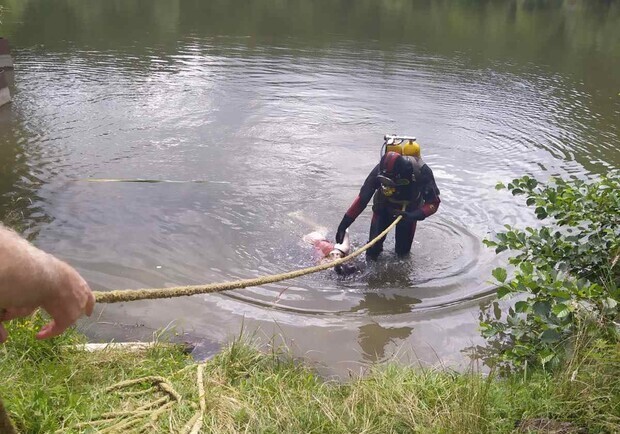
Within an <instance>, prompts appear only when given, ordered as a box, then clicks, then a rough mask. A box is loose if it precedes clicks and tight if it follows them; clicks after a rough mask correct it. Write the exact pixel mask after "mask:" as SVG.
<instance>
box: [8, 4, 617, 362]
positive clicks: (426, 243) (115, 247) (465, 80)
mask: <svg viewBox="0 0 620 434" xmlns="http://www.w3.org/2000/svg"><path fill="white" fill-rule="evenodd" d="M0 4H2V5H4V7H5V10H4V16H3V18H2V27H1V29H2V30H1V31H0V33H1V34H2V35H4V36H5V37H8V38H10V40H11V42H12V45H13V48H14V53H13V54H14V58H15V63H16V67H15V72H14V76H12V83H13V85H12V92H13V95H14V102H13V103H12V104H11V105H10V106H7V107H3V108H0V195H1V196H0V215H2V216H6V215H7V214H9V213H10V214H11V219H12V220H13V221H17V222H18V223H19V224H20V225H21V226H22V227H23V228H24V229H25V230H26V232H27V233H28V234H30V235H31V236H33V237H34V239H35V242H36V244H37V245H39V246H41V247H43V248H44V249H46V250H49V251H51V252H53V253H55V254H57V255H58V256H60V257H62V258H64V259H65V260H67V261H69V262H70V263H71V264H73V265H74V266H76V267H77V268H78V269H79V270H80V272H82V273H83V274H84V276H85V277H86V278H87V280H88V281H89V282H90V283H91V285H92V287H93V288H94V289H98V290H105V289H116V288H137V287H161V286H169V285H180V284H198V283H204V282H218V281H224V280H232V279H237V278H247V277H253V276H256V275H261V274H271V273H278V272H282V271H287V270H291V269H295V268H298V267H304V266H308V265H311V264H312V253H311V251H310V250H309V249H308V248H307V247H306V246H304V245H303V244H302V243H301V236H302V235H303V234H305V233H307V232H310V231H311V230H313V229H314V227H313V226H314V224H312V223H308V222H316V225H323V226H327V227H329V228H331V229H332V234H333V230H334V229H335V227H336V226H337V224H338V222H339V220H340V218H341V216H342V214H343V213H344V211H345V210H346V208H347V207H348V206H349V204H350V202H351V201H352V199H353V198H354V197H355V196H356V194H357V191H358V189H359V187H360V186H361V183H362V181H363V180H364V179H365V177H366V175H367V173H368V172H369V171H370V170H371V168H372V167H373V166H374V165H375V164H376V162H377V160H378V157H379V149H380V145H381V142H382V136H383V134H384V133H386V132H399V133H407V134H415V135H417V137H418V138H419V141H420V143H421V144H422V146H423V155H424V157H425V160H426V161H427V162H428V164H429V165H430V166H431V167H432V169H433V170H434V172H435V177H436V178H437V182H438V185H439V188H440V189H441V192H442V200H443V203H442V206H441V208H440V210H439V212H438V214H436V215H435V216H434V217H432V218H430V219H428V220H427V221H425V222H423V223H422V224H420V225H419V229H418V234H417V236H416V240H415V244H414V248H413V255H412V258H411V259H409V260H399V259H396V258H395V256H394V255H393V253H391V252H390V250H391V248H390V247H391V246H393V240H392V238H389V241H388V243H387V246H388V251H387V252H386V253H385V254H384V255H383V258H382V260H381V261H380V262H379V263H378V264H377V265H376V266H371V267H367V268H365V269H364V270H363V271H362V272H361V273H359V274H357V275H354V276H353V277H351V278H347V279H338V278H336V276H335V275H334V274H333V273H324V274H320V275H313V276H310V277H306V278H300V279H296V280H294V281H290V282H285V283H282V284H278V285H269V286H265V287H261V288H248V289H245V290H242V291H235V292H231V293H226V294H219V295H205V296H195V297H192V298H185V299H176V300H167V301H150V302H136V303H127V304H121V305H114V306H105V307H104V306H100V307H99V308H98V310H97V313H96V315H95V317H94V318H95V319H94V320H93V321H91V323H86V324H84V325H85V326H86V327H87V329H88V333H89V334H90V335H91V336H92V337H93V338H97V339H100V338H110V337H118V336H119V334H120V335H123V336H124V337H129V338H133V337H135V336H138V337H145V336H146V337H148V336H150V335H151V333H152V332H153V330H156V329H158V328H162V327H165V326H167V325H169V324H172V325H173V326H176V327H177V329H179V330H184V331H186V332H188V333H189V334H190V335H191V337H192V339H205V340H206V341H207V342H214V343H221V342H224V341H226V340H227V339H228V338H230V337H231V336H233V335H235V334H237V333H239V330H240V328H241V326H242V324H243V327H244V328H245V329H246V331H254V330H257V329H258V330H259V331H258V332H257V335H258V336H259V337H261V339H262V340H263V341H264V342H267V341H268V340H269V339H270V338H271V337H272V336H274V335H278V336H282V337H284V339H285V340H286V342H287V343H288V344H290V346H291V348H292V349H293V350H294V351H295V353H296V354H302V355H305V356H307V357H308V358H310V359H311V360H315V361H317V362H318V363H319V364H321V365H323V366H324V367H325V372H330V373H344V372H346V369H348V368H353V369H357V368H358V367H359V366H360V365H363V364H365V363H367V362H370V361H375V360H384V359H387V358H390V357H394V356H396V357H400V358H402V359H407V360H412V359H413V358H419V359H421V360H422V361H423V362H427V363H436V362H437V361H438V360H441V361H442V362H443V363H458V362H459V360H461V352H460V351H461V349H462V348H464V347H466V346H468V345H470V344H471V343H473V342H479V341H480V338H479V337H478V334H477V331H476V324H477V315H478V310H479V304H480V303H481V302H483V301H484V300H485V295H488V294H489V293H490V292H492V290H493V288H492V286H491V285H490V284H489V283H488V280H489V274H490V270H491V269H492V268H494V267H496V266H498V265H501V264H503V263H504V262H505V258H501V257H500V258H497V257H495V255H494V254H493V253H492V252H489V251H488V250H486V249H485V248H484V247H483V246H482V245H481V239H483V238H484V237H486V236H488V235H489V234H492V233H494V232H495V231H498V230H501V229H502V227H503V225H504V224H506V223H508V224H535V223H536V222H534V220H533V218H532V216H531V213H530V212H529V210H527V209H526V208H525V207H524V206H523V203H522V201H521V200H518V199H516V198H513V197H512V196H510V195H508V194H507V193H505V192H497V191H495V190H494V188H493V187H494V185H495V183H496V182H497V181H499V180H503V181H505V180H509V179H511V178H512V177H516V176H520V175H523V174H532V175H534V176H537V177H539V178H542V179H546V178H548V177H549V176H551V175H562V176H579V177H585V176H591V175H593V174H596V173H601V172H605V171H606V170H608V169H609V168H611V167H619V166H620V152H619V151H618V145H619V137H620V96H619V92H620V6H619V4H618V3H617V2H597V1H564V2H562V1H559V2H536V1H514V2H510V1H508V2H499V3H498V2H486V1H480V2H456V1H455V2H450V1H446V2H425V1H409V0H402V1H399V0H389V1H388V0H385V1H359V2H348V1H344V0H341V1H338V0H336V1H334V0H329V1H327V0H323V1H315V2H308V1H301V0H299V1H288V2H279V1H273V0H259V1H253V2H247V1H240V0H226V1H208V2H206V1H199V0H187V1H174V0H166V1H139V0H123V1H110V0H92V1H87V2H84V1H77V0H76V1H72V0H58V1H55V2H47V1H44V0H33V1H15V0H13V1H10V0H4V1H2V0H0ZM86 178H127V179H136V178H142V179H154V180H175V181H191V180H200V181H206V182H184V183H131V182H109V183H101V182H86V181H84V179H86ZM369 214H370V212H369V210H367V211H366V212H365V213H364V214H363V215H362V216H361V217H360V218H359V219H358V221H357V222H356V223H355V224H354V225H353V226H352V229H351V230H352V233H353V239H354V242H355V243H356V244H357V245H358V246H359V245H361V244H363V243H364V242H365V241H366V238H367V231H368V224H369ZM284 289H286V290H285V291H284V292H283V293H282V294H281V296H280V295H279V294H280V293H281V292H282V291H283V290H284ZM115 324H124V325H126V326H132V325H139V326H140V327H137V328H135V329H134V328H131V327H125V328H122V329H121V330H119V329H118V327H116V326H115ZM207 347H209V345H207Z"/></svg>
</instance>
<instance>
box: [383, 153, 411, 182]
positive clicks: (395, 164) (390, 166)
mask: <svg viewBox="0 0 620 434" xmlns="http://www.w3.org/2000/svg"><path fill="white" fill-rule="evenodd" d="M379 168H380V172H381V173H380V174H381V175H383V176H386V177H388V178H390V179H391V180H393V181H397V180H399V179H406V180H411V176H412V175H413V165H412V164H411V161H409V159H408V158H406V157H403V156H402V155H400V154H399V153H398V152H387V153H386V154H385V155H384V156H383V157H382V158H381V163H380V164H379Z"/></svg>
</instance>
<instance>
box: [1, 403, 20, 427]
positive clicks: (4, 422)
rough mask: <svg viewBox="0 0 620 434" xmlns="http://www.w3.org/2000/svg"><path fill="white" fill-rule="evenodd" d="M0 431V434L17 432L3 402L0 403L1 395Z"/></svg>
mask: <svg viewBox="0 0 620 434" xmlns="http://www.w3.org/2000/svg"><path fill="white" fill-rule="evenodd" d="M0 433H2V434H17V431H15V427H14V426H13V423H12V422H11V418H10V417H9V414H8V413H7V411H6V409H5V408H4V404H3V403H2V397H0Z"/></svg>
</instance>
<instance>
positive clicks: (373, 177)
mask: <svg viewBox="0 0 620 434" xmlns="http://www.w3.org/2000/svg"><path fill="white" fill-rule="evenodd" d="M377 175H379V165H378V164H377V165H376V166H375V168H374V169H372V171H371V172H370V173H369V174H368V176H367V177H366V181H364V185H362V188H361V189H360V192H359V194H358V195H357V197H356V198H355V200H354V201H353V203H352V204H351V206H350V207H349V209H348V210H347V212H346V213H345V214H344V217H343V218H342V221H341V222H340V225H339V226H338V231H337V232H336V242H337V243H342V239H343V238H344V232H345V231H346V230H347V228H348V227H349V226H351V224H352V223H353V222H354V221H355V219H356V218H357V217H358V216H359V215H360V214H361V213H362V211H364V209H365V208H366V206H367V205H368V202H370V199H372V195H373V194H374V193H375V190H376V189H377V187H378V184H377Z"/></svg>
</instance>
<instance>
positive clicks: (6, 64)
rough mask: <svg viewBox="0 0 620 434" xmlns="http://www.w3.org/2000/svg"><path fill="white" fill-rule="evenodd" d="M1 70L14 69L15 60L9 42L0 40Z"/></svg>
mask: <svg viewBox="0 0 620 434" xmlns="http://www.w3.org/2000/svg"><path fill="white" fill-rule="evenodd" d="M0 68H9V69H13V58H12V57H11V50H10V48H9V40H8V39H4V38H0Z"/></svg>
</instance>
